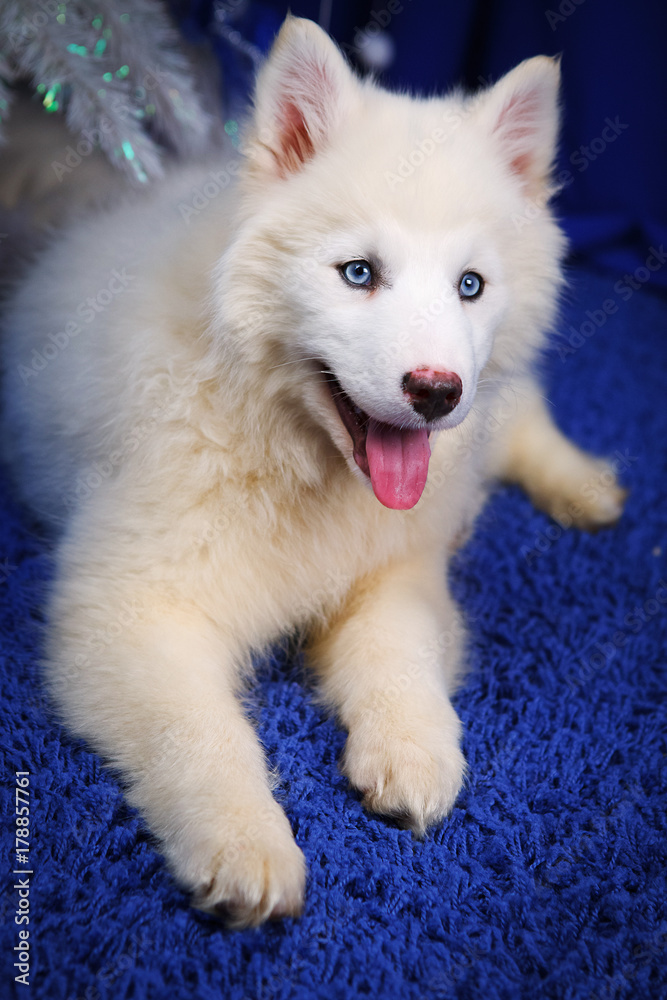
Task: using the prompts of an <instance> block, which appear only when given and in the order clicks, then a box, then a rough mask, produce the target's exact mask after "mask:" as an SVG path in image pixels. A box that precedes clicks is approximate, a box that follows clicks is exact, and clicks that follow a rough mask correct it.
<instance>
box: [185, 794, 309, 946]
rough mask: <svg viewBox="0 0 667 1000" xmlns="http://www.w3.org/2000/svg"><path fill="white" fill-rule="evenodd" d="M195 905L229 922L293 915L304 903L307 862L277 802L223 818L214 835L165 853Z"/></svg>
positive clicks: (244, 923)
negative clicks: (255, 811) (245, 813)
mask: <svg viewBox="0 0 667 1000" xmlns="http://www.w3.org/2000/svg"><path fill="white" fill-rule="evenodd" d="M168 854H169V860H170V861H171V864H172V868H173V870H174V873H175V875H176V877H177V878H178V879H179V881H180V882H181V883H182V884H184V885H185V886H187V887H188V888H190V889H191V890H192V892H193V904H194V905H195V906H196V907H197V908H198V909H201V910H204V911H206V912H207V913H212V914H213V915H214V916H217V917H220V919H222V920H224V922H225V923H226V924H227V926H229V927H233V928H241V927H254V926H257V925H258V924H261V923H262V922H263V921H264V920H276V919H279V918H281V917H296V916H298V915H299V914H300V913H301V910H302V908H303V897H304V887H305V881H306V862H305V858H304V856H303V854H302V853H301V851H300V850H299V848H298V847H297V845H296V843H295V842H294V837H293V836H292V831H291V829H290V826H289V823H288V821H287V818H286V816H285V815H284V813H283V812H282V810H281V809H280V807H279V806H278V805H277V804H275V808H273V806H270V807H267V808H266V809H263V810H261V811H259V812H257V813H255V814H254V815H249V816H245V817H243V816H238V815H237V816H233V817H229V816H227V817H224V818H223V820H222V822H221V823H220V824H219V826H218V831H217V833H216V835H214V836H212V837H209V838H208V839H204V838H202V837H201V836H199V837H197V839H196V843H194V844H192V845H190V847H189V849H188V847H187V845H186V846H185V848H183V847H181V848H180V849H177V850H176V851H172V852H168Z"/></svg>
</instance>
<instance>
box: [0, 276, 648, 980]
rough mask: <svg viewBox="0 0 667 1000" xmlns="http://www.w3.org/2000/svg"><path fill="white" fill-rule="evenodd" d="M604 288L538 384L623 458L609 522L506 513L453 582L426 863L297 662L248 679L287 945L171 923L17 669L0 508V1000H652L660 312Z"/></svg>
mask: <svg viewBox="0 0 667 1000" xmlns="http://www.w3.org/2000/svg"><path fill="white" fill-rule="evenodd" d="M616 280H617V279H616V278H615V277H614V276H613V275H612V276H609V275H603V276H600V275H593V274H587V273H585V272H577V273H575V274H573V275H572V291H571V294H570V300H569V302H568V304H567V306H566V309H565V315H564V320H563V324H562V330H563V335H562V336H561V337H560V338H559V340H558V343H557V345H556V346H555V347H554V349H553V350H552V351H551V352H550V354H549V356H548V358H547V360H546V364H545V369H546V383H547V385H548V391H549V395H550V397H551V399H552V400H553V403H554V406H555V410H556V413H557V415H558V419H559V421H560V423H561V425H562V426H563V427H564V429H566V430H567V431H568V432H569V433H570V434H571V435H572V436H573V437H574V438H575V439H576V440H577V441H578V442H580V443H581V444H582V445H585V446H586V447H588V448H591V449H593V450H595V451H597V452H601V453H606V454H609V455H611V456H614V455H615V456H616V460H617V462H618V464H619V468H620V470H621V475H622V477H623V479H624V480H625V482H626V484H627V485H628V486H629V487H630V489H631V493H630V497H629V500H628V506H627V513H626V515H625V516H624V518H623V520H622V522H621V523H620V524H619V526H618V527H617V528H616V529H615V530H613V531H608V532H603V533H600V534H598V535H596V536H590V535H584V534H579V533H577V532H570V531H562V530H561V529H560V528H559V527H558V526H557V525H556V524H555V523H554V522H552V521H550V520H549V519H548V518H547V517H546V516H544V515H543V514H541V513H538V512H536V511H535V510H534V509H533V508H532V507H531V505H530V503H529V502H528V500H527V499H526V498H525V497H524V496H523V495H522V494H521V493H520V492H519V491H518V490H515V489H507V488H503V489H500V490H499V491H498V492H497V493H496V494H495V495H494V497H493V498H492V500H491V503H490V504H489V506H488V508H487V509H486V512H485V513H484V514H483V515H482V518H481V520H480V522H479V523H478V527H477V530H476V533H475V534H474V536H473V538H472V539H471V541H470V542H469V543H468V545H467V546H466V548H465V550H464V551H463V552H462V553H461V554H460V556H459V557H458V558H457V559H456V561H455V563H454V565H453V566H452V570H451V578H452V585H453V588H454V591H455V593H456V595H457V598H458V599H459V600H460V602H461V604H462V606H463V608H464V609H465V612H466V614H467V617H468V621H469V626H470V635H471V642H470V651H469V674H468V678H467V681H466V683H465V684H464V686H463V688H462V689H461V691H460V693H459V694H458V695H457V698H456V705H457V708H458V711H459V712H460V714H461V717H462V719H463V722H464V725H465V752H466V755H467V758H468V761H469V764H470V774H469V779H468V782H467V785H466V787H465V790H464V791H463V793H462V794H461V796H460V798H459V800H458V802H457V805H456V807H455V809H454V811H453V813H452V815H451V817H450V818H449V819H448V820H447V821H446V822H443V823H441V824H440V825H439V826H437V827H436V828H434V829H433V830H431V831H430V832H429V833H428V834H427V835H426V837H425V838H424V840H423V841H421V842H420V841H416V840H414V839H413V838H412V836H411V835H410V833H408V832H407V831H403V830H400V829H398V828H397V827H395V826H393V825H392V824H391V823H389V822H385V821H383V820H381V819H379V818H376V817H374V816H371V815H369V814H368V813H366V812H364V810H363V809H362V807H361V804H360V802H359V800H358V796H357V795H355V794H354V793H353V792H352V791H351V790H350V789H349V787H348V785H347V783H346V781H345V779H344V778H343V777H342V775H341V774H340V773H339V771H338V769H337V760H338V758H339V755H340V753H341V750H342V748H343V745H344V734H343V733H342V732H341V730H340V729H339V728H338V727H337V725H336V724H335V723H334V722H333V721H332V720H331V719H329V718H327V717H326V715H325V714H324V713H323V712H322V710H321V709H320V708H319V707H318V706H317V704H316V701H315V698H314V695H313V690H312V688H310V687H309V683H308V680H307V678H306V677H305V676H304V671H303V668H302V666H301V664H300V662H299V660H298V656H296V655H294V654H293V651H290V650H289V649H286V650H283V651H276V652H275V654H274V655H273V656H272V657H270V658H268V659H267V661H266V662H265V663H264V664H262V665H261V666H260V668H259V673H258V683H257V685H256V687H255V688H254V691H253V695H252V698H251V705H250V711H251V712H252V714H253V715H254V717H255V718H256V719H257V723H258V727H259V731H260V733H261V737H262V740H263V743H264V745H265V747H266V750H267V753H268V755H269V757H270V759H271V762H272V763H273V764H274V765H275V766H276V767H277V768H278V769H279V771H280V774H281V776H282V786H281V790H280V793H279V796H280V799H281V801H282V802H283V804H284V806H285V808H286V810H287V813H288V815H289V818H290V820H291V822H292V825H293V828H294V830H295V833H296V837H297V840H298V842H299V844H300V846H301V847H302V848H303V850H304V852H305V854H306V857H307V859H308V862H309V868H310V874H309V882H308V895H307V905H306V910H305V913H304V915H303V917H302V918H301V919H300V920H298V921H292V920H290V921H287V922H285V923H277V924H272V925H269V926H265V927H263V928H260V929H258V930H251V931H243V932H228V931H226V930H224V929H222V928H221V927H220V926H219V925H218V924H216V923H215V921H214V920H212V919H210V918H208V917H206V916H204V915H201V914H198V913H195V912H194V911H192V910H191V909H189V908H188V905H187V901H186V899H185V897H184V895H183V894H182V893H181V892H180V891H179V890H178V889H177V888H176V887H175V885H174V883H173V882H172V879H171V878H170V876H169V874H168V873H167V871H166V870H165V868H164V866H163V864H162V862H161V860H160V857H159V855H158V853H157V852H156V850H155V847H154V844H153V843H152V841H151V838H150V836H149V835H148V834H147V832H146V830H145V828H144V826H143V825H142V822H141V820H140V818H139V817H138V816H137V815H136V814H135V813H133V812H132V811H130V810H129V809H128V808H127V806H126V805H125V804H124V800H123V795H122V791H121V788H120V785H119V784H118V782H117V781H116V780H115V779H114V777H113V776H112V775H111V774H109V773H108V772H107V771H106V770H105V769H104V768H103V766H102V763H101V761H100V760H99V759H98V757H97V756H96V755H94V754H92V753H91V752H89V750H87V749H86V748H85V747H84V746H83V745H81V744H80V743H77V742H74V741H72V740H70V739H69V738H68V736H67V735H66V734H65V733H64V732H63V731H62V730H61V728H60V727H59V725H58V723H57V722H56V721H55V720H54V719H53V717H52V715H51V713H50V710H49V706H48V704H47V700H46V698H45V696H44V693H43V690H42V688H41V685H40V679H39V670H38V666H37V658H38V653H39V646H40V631H41V619H40V605H41V602H42V600H43V590H44V586H45V584H46V581H47V580H48V575H49V566H50V563H49V555H48V552H47V549H46V546H45V544H44V542H43V541H42V540H41V539H40V536H39V534H38V533H37V532H36V531H35V529H34V528H33V527H32V526H31V524H30V521H29V518H28V517H27V515H26V514H25V512H24V511H22V510H21V509H20V508H19V507H18V506H17V505H16V504H14V503H13V502H12V501H11V500H10V499H8V490H7V488H6V487H5V488H3V490H2V496H3V498H4V499H3V500H2V503H3V510H2V515H3V516H2V520H1V521H0V532H1V536H2V544H1V545H0V557H1V558H0V588H1V590H0V592H1V595H2V601H1V612H0V614H1V618H0V641H1V655H2V702H1V711H2V715H3V728H2V732H3V734H4V739H3V751H4V753H3V756H4V768H3V782H2V784H3V803H4V806H3V811H2V815H3V834H2V853H3V858H4V859H5V861H6V862H7V869H10V868H12V867H15V866H14V864H13V862H14V854H13V847H14V844H13V823H14V812H13V809H14V800H13V784H14V772H15V771H17V770H19V771H29V772H30V792H31V812H30V819H31V831H32V833H31V848H30V858H31V870H32V871H33V872H34V874H33V875H31V876H30V883H29V884H30V895H29V906H30V924H29V930H30V942H31V956H32V957H31V970H30V981H31V987H30V989H29V990H28V989H27V988H26V987H24V986H20V985H17V986H16V987H14V983H13V978H12V975H13V973H12V970H11V968H10V966H11V964H12V962H13V961H14V959H13V958H10V956H11V955H12V954H13V952H12V949H13V947H14V946H15V945H16V944H17V943H18V931H19V927H18V926H17V925H16V924H15V923H14V913H15V911H16V908H17V905H18V890H17V889H12V885H14V884H16V883H15V882H14V881H13V879H14V876H12V875H9V874H7V875H6V876H5V885H6V890H5V891H4V892H3V897H2V898H3V904H2V905H3V921H2V924H3V939H2V955H3V962H4V965H3V971H2V976H1V978H0V997H3V998H4V997H10V996H13V995H17V996H31V997H35V998H40V1000H41V998H45V1000H65V998H69V1000H77V998H85V1000H107V998H109V1000H123V998H130V997H131V998H135V1000H142V998H154V1000H180V998H183V1000H185V998H188V1000H189V998H196V1000H199V998H201V1000H209V998H210V1000H213V998H216V1000H220V998H224V1000H244V998H245V1000H286V998H304V1000H305V998H323V1000H324V998H327V1000H329V998H335V997H341V998H348V997H364V996H368V997H382V998H397V997H400V998H401V1000H413V998H414V1000H418V998H420V1000H421V998H435V1000H448V998H454V997H463V998H467V997H470V998H479V997H483V998H485V1000H496V998H497V1000H514V998H517V997H526V998H528V997H530V998H535V997H548V998H559V1000H560V998H568V1000H569V998H582V1000H583V998H586V1000H593V998H598V1000H619V998H632V1000H643V998H646V1000H649V998H650V1000H657V998H660V997H664V996H667V990H666V986H665V984H666V982H667V884H666V883H667V876H666V864H665V862H666V860H667V857H666V855H667V846H666V842H665V841H666V838H665V826H666V824H665V793H666V764H667V757H666V737H665V732H666V728H665V721H666V716H667V698H666V693H667V692H666V688H667V682H666V674H667V672H666V669H665V650H666V648H667V603H666V602H667V583H666V582H665V581H667V507H666V505H665V481H666V468H665V466H666V449H665V441H667V408H666V407H665V386H666V385H667V351H666V348H665V325H666V323H667V302H666V301H665V300H664V299H663V298H661V297H660V296H658V295H657V294H655V292H653V291H652V289H651V287H650V285H649V284H647V286H645V287H644V288H643V289H642V290H640V291H636V292H634V291H633V292H632V294H631V295H630V296H629V297H627V296H625V295H624V294H622V293H621V292H620V291H619V290H618V289H617V288H615V282H616ZM626 298H627V300H626ZM607 300H609V301H612V300H613V302H614V303H615V305H616V306H617V309H616V311H614V312H612V313H611V315H608V314H606V313H604V309H603V303H604V302H605V301H607ZM588 314H590V316H592V317H593V319H591V318H590V316H589V315H588ZM603 314H604V315H605V316H606V317H607V318H606V319H604V321H601V316H602V315H603ZM595 318H597V320H598V322H600V325H599V327H598V326H596V324H595ZM19 877H20V876H19ZM14 989H15V990H16V994H14Z"/></svg>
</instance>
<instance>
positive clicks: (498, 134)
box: [481, 56, 560, 191]
mask: <svg viewBox="0 0 667 1000" xmlns="http://www.w3.org/2000/svg"><path fill="white" fill-rule="evenodd" d="M559 91H560V59H559V58H553V59H552V58H550V57H549V56H535V58H533V59H526V60H525V62H522V63H520V64H519V65H518V66H517V67H516V68H515V69H513V70H511V71H510V72H509V73H507V75H506V76H504V77H502V79H500V80H499V81H498V83H496V84H495V86H493V87H491V89H490V90H488V91H487V92H486V93H485V94H484V95H482V98H481V105H482V108H481V110H482V114H483V115H484V116H485V118H486V120H487V127H488V129H489V131H490V132H491V136H492V139H493V140H494V141H495V142H496V143H497V146H498V149H499V150H500V152H501V155H502V156H503V158H504V160H505V162H506V163H507V166H508V167H509V169H510V171H511V172H512V173H513V174H515V175H516V176H517V177H518V178H519V179H520V180H521V181H522V182H523V184H524V185H525V186H526V188H528V189H529V190H532V191H536V190H539V189H542V188H544V187H545V186H546V185H547V184H548V182H549V176H550V173H551V168H552V165H553V161H554V158H555V155H556V143H557V140H558V129H559V125H560V110H559Z"/></svg>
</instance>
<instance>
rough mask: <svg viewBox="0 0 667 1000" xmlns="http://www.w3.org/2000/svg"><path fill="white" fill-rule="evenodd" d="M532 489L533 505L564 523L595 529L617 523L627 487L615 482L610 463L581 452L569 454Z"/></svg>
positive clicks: (583, 528) (588, 529)
mask: <svg viewBox="0 0 667 1000" xmlns="http://www.w3.org/2000/svg"><path fill="white" fill-rule="evenodd" d="M550 471H551V473H552V474H551V475H550V476H549V477H548V478H547V480H546V481H545V482H543V483H542V484H540V486H541V488H539V487H538V489H536V490H535V491H534V496H533V499H534V501H535V503H536V506H538V507H541V508H542V510H544V511H546V512H547V514H550V515H551V517H553V518H554V520H556V521H558V522H559V524H562V525H563V526H564V527H566V528H569V527H575V528H581V529H582V530H584V531H597V530H598V529H599V528H607V527H610V526H611V525H614V524H616V522H617V521H618V519H619V518H620V516H621V514H622V513H623V507H624V504H625V499H626V497H627V495H628V491H627V490H625V489H623V488H622V487H621V486H620V485H619V482H618V479H617V476H616V470H615V469H614V466H613V464H612V463H610V462H607V461H605V460H604V459H600V458H594V457H593V456H592V455H587V454H586V453H584V452H579V451H578V450H577V451H576V452H575V451H574V450H573V451H572V452H571V453H570V454H569V455H568V460H567V461H566V462H561V463H560V464H559V467H558V470H557V471H558V475H557V476H554V475H553V473H554V472H555V471H556V469H552V470H550Z"/></svg>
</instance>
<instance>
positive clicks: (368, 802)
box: [343, 711, 465, 835]
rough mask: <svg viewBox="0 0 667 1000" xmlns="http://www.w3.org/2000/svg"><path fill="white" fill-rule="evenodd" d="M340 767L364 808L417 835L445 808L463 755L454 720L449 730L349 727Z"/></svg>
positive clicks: (458, 782)
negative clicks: (356, 791)
mask: <svg viewBox="0 0 667 1000" xmlns="http://www.w3.org/2000/svg"><path fill="white" fill-rule="evenodd" d="M452 714H453V711H452ZM457 721H458V720H457ZM343 770H344V771H345V773H346V774H347V776H348V778H349V779H350V781H351V783H352V784H353V785H354V787H355V788H357V789H358V790H359V791H360V792H362V793H363V804H364V806H365V807H366V808H367V809H369V810H371V811H372V812H377V813H381V814H382V815H385V816H391V817H393V818H394V819H397V820H398V821H399V822H401V823H403V824H404V825H405V826H407V827H408V828H410V829H411V830H413V832H414V833H416V834H418V835H421V834H423V832H424V830H425V829H426V827H427V826H430V825H431V824H433V823H437V822H438V820H440V819H442V818H443V817H444V816H446V815H447V813H449V812H450V810H451V809H452V806H453V805H454V802H455V801H456V797H457V795H458V794H459V792H460V790H461V786H462V784H463V779H464V775H465V760H464V757H463V754H462V753H461V751H460V749H459V745H458V725H457V726H456V727H455V731H454V732H452V729H451V728H450V727H442V728H441V727H439V726H435V725H433V724H432V723H430V724H427V725H425V726H421V727H420V726H414V727H407V726H405V725H397V726H396V727H395V728H393V729H392V728H389V727H386V726H384V725H383V726H382V727H378V726H375V727H374V726H372V725H369V724H366V725H364V726H361V727H359V728H357V729H351V730H350V734H349V737H348V741H347V746H346V749H345V756H344V758H343Z"/></svg>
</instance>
